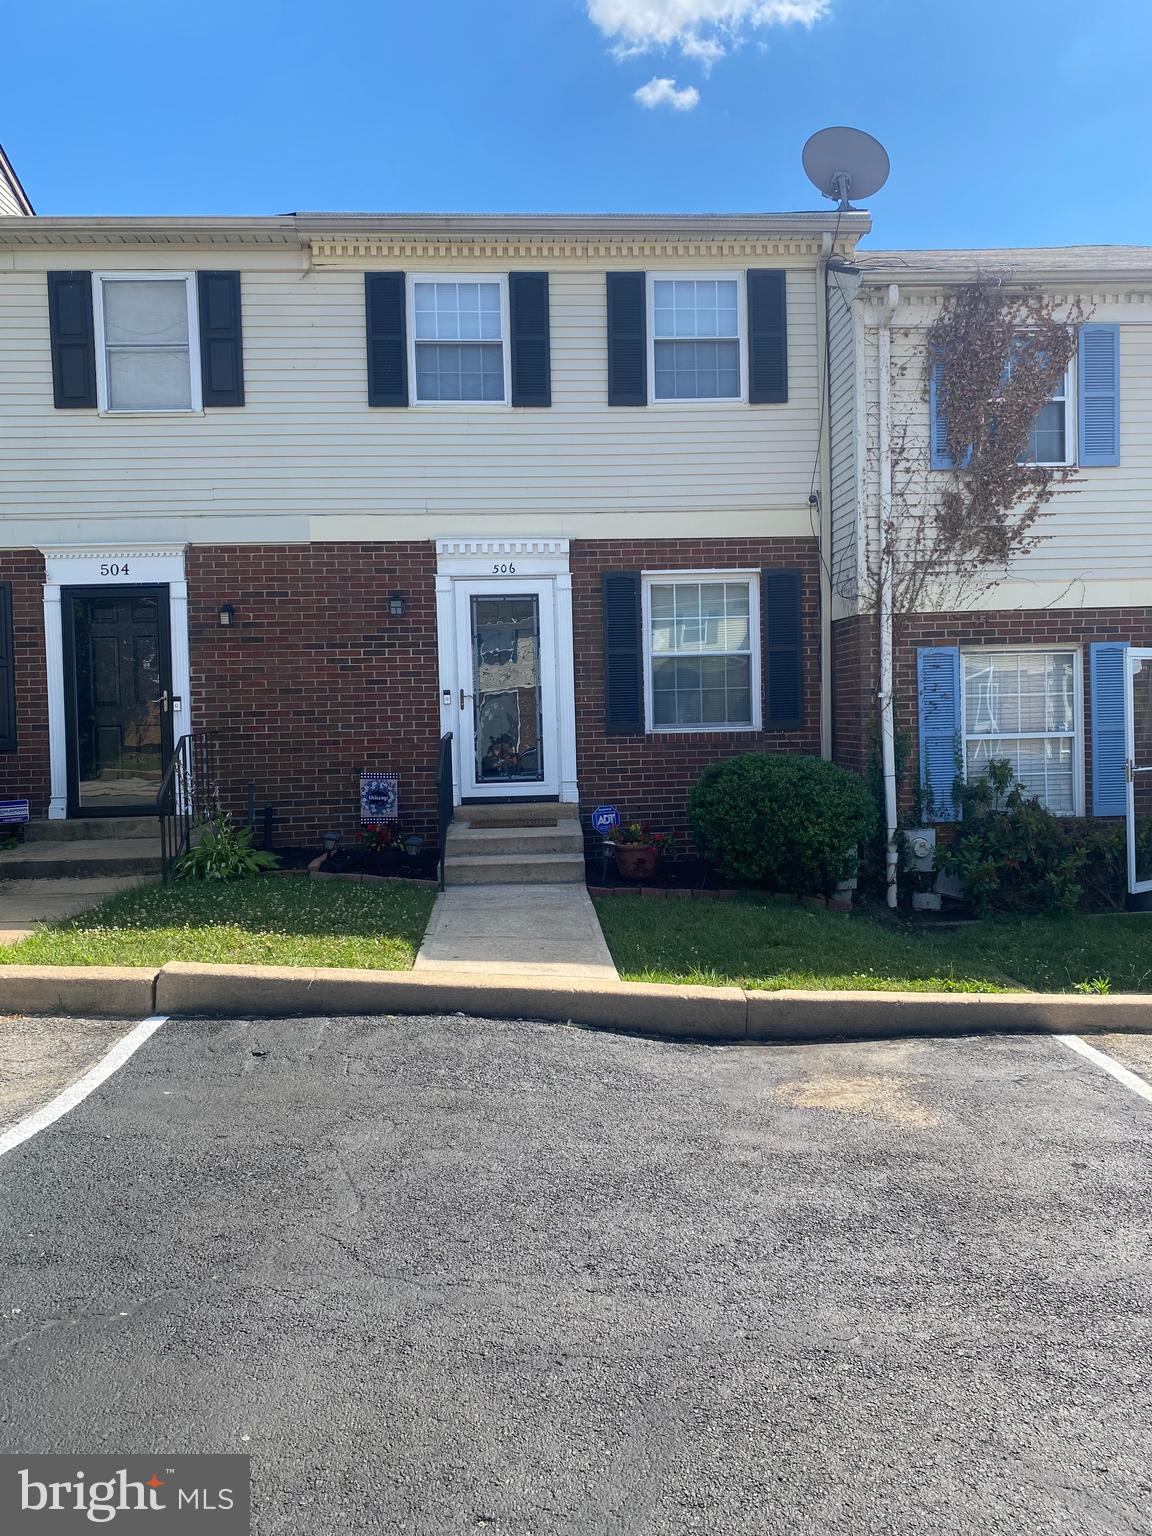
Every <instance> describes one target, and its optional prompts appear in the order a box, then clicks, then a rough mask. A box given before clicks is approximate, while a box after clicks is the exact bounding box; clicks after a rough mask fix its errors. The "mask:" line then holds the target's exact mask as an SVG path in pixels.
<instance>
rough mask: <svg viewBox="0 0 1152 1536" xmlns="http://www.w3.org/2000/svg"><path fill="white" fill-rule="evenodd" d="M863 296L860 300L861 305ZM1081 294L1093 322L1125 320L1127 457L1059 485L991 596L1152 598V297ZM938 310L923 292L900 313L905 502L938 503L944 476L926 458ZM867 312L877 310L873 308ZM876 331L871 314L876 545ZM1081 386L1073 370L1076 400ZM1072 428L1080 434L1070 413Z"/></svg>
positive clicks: (867, 366) (871, 528)
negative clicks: (1033, 542) (1029, 544)
mask: <svg viewBox="0 0 1152 1536" xmlns="http://www.w3.org/2000/svg"><path fill="white" fill-rule="evenodd" d="M862 302H863V301H862V300H858V301H857V304H858V307H859V306H860V305H861V303H862ZM1083 303H1084V308H1085V312H1086V313H1088V314H1089V315H1090V317H1091V320H1092V322H1094V323H1101V324H1104V323H1106V324H1118V325H1119V326H1120V464H1119V465H1118V466H1116V467H1114V468H1099V469H1097V468H1085V469H1077V470H1076V473H1075V478H1074V479H1073V480H1072V481H1071V482H1070V483H1069V484H1068V485H1066V486H1065V487H1063V488H1061V489H1059V490H1058V491H1057V492H1056V494H1055V496H1054V497H1053V499H1052V500H1051V502H1049V504H1048V506H1047V507H1046V508H1045V511H1044V514H1043V516H1042V517H1041V519H1040V521H1039V523H1038V524H1037V533H1038V534H1039V535H1040V543H1039V544H1038V545H1037V547H1036V548H1035V549H1034V550H1033V551H1031V552H1030V553H1029V554H1028V555H1026V556H1024V557H1022V558H1021V559H1020V560H1019V561H1017V562H1016V563H1015V564H1014V566H1013V568H1012V570H1011V571H1010V572H1009V573H1008V581H1007V583H1006V584H1004V585H1002V586H1000V587H999V588H998V591H997V592H995V593H992V594H990V595H989V597H988V599H987V602H988V603H989V604H992V605H995V604H996V603H999V604H1000V605H1001V606H1009V605H1011V606H1038V605H1039V606H1058V607H1078V606H1085V605H1088V604H1099V605H1105V606H1106V605H1108V603H1109V602H1114V603H1117V604H1119V603H1128V604H1132V603H1152V303H1150V302H1148V300H1147V299H1146V297H1145V296H1144V295H1143V294H1140V293H1134V294H1132V295H1130V296H1128V297H1123V296H1093V295H1091V294H1088V293H1086V294H1085V295H1084V299H1083ZM932 312H933V306H932V305H931V304H930V303H925V302H924V301H918V302H914V303H911V304H908V303H902V304H901V307H900V308H899V309H898V310H897V313H896V316H895V318H894V321H893V329H892V427H893V433H894V435H898V434H899V433H900V432H901V431H902V430H903V429H904V427H905V426H907V430H908V439H907V441H908V451H907V465H906V466H905V468H904V469H900V467H899V466H897V470H898V473H897V477H896V478H897V482H898V484H900V485H903V486H904V495H903V500H904V502H905V504H906V505H908V504H911V505H923V504H930V503H931V501H932V499H933V497H934V496H935V495H936V494H937V492H938V490H939V487H940V485H941V484H942V482H943V478H944V477H943V475H942V473H941V472H939V471H932V470H930V469H929V468H928V467H927V464H928V447H929V441H930V424H929V409H928V401H927V399H926V398H925V393H924V384H923V347H924V336H925V329H926V326H927V324H928V323H929V320H930V316H931V313H932ZM868 318H869V319H870V320H872V319H873V318H874V312H873V315H872V316H869V317H868ZM875 336H876V331H875V326H874V323H870V324H869V325H868V328H867V330H866V331H865V332H864V340H863V344H862V346H861V348H860V351H861V353H862V356H861V357H860V365H861V367H862V370H863V372H862V381H863V387H864V391H865V398H866V417H867V419H866V421H865V423H864V432H863V434H862V436H861V437H860V439H859V445H860V446H859V451H860V453H861V455H862V457H863V460H864V465H865V474H864V496H863V503H862V507H861V511H860V516H859V518H858V524H857V528H858V536H859V537H861V538H863V539H864V542H865V546H866V547H867V548H868V549H869V550H874V549H875V548H876V547H877V540H878V532H879V510H878V499H879V488H878V457H877V453H876V451H875V449H876V447H877V446H878V445H877V444H876V442H875V438H874V417H875V410H876V400H877V393H878V378H877V375H876V372H875ZM1075 394H1076V379H1075V372H1074V373H1073V379H1072V392H1071V399H1072V404H1073V409H1074V408H1075ZM1070 431H1071V433H1072V438H1073V442H1075V437H1076V428H1075V424H1074V420H1073V418H1071V417H1070ZM869 433H873V435H872V437H871V438H870V437H869ZM898 510H899V507H898V505H897V507H895V508H894V511H898ZM1090 594H1091V595H1090ZM1110 594H1111V595H1110ZM978 602H979V600H978ZM980 605H984V604H982V603H981V604H980Z"/></svg>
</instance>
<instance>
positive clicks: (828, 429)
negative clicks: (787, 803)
mask: <svg viewBox="0 0 1152 1536" xmlns="http://www.w3.org/2000/svg"><path fill="white" fill-rule="evenodd" d="M835 254H836V251H835V248H834V246H833V243H832V236H831V234H830V233H829V232H828V231H827V230H825V232H824V235H823V238H822V240H821V243H820V259H819V261H818V262H817V264H816V356H817V357H818V358H819V360H820V369H821V378H820V379H819V381H818V391H819V392H822V395H820V396H818V397H822V398H823V400H824V410H823V411H822V413H821V418H822V419H821V424H820V441H819V443H818V444H817V453H818V455H819V461H818V462H819V466H820V472H819V482H818V484H819V490H818V492H813V495H815V496H816V498H817V505H816V506H815V508H813V507H812V496H809V498H808V503H809V508H810V510H812V511H815V512H816V514H817V516H818V519H819V521H818V522H817V525H816V526H817V534H818V538H819V550H820V558H819V567H820V756H821V757H824V758H831V756H832V380H831V378H830V377H829V362H828V263H829V261H831V259H832V257H833V256H834V255H835Z"/></svg>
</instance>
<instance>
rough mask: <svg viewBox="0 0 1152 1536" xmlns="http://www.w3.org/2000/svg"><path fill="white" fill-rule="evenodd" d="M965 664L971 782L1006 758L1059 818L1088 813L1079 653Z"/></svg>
mask: <svg viewBox="0 0 1152 1536" xmlns="http://www.w3.org/2000/svg"><path fill="white" fill-rule="evenodd" d="M962 662H963V667H962V684H961V686H962V688H963V718H964V771H965V775H966V777H968V778H974V777H977V776H978V775H979V774H981V773H983V772H984V770H985V769H986V768H987V766H988V764H989V762H991V761H992V760H993V759H995V758H1007V759H1008V760H1009V762H1011V764H1012V767H1013V769H1014V771H1015V773H1016V777H1017V778H1018V779H1019V780H1020V782H1021V783H1022V784H1023V785H1024V786H1025V788H1026V789H1027V790H1028V792H1029V794H1033V795H1036V796H1037V797H1038V798H1039V799H1040V801H1041V803H1042V804H1043V805H1045V806H1046V807H1047V808H1048V810H1050V811H1051V812H1052V813H1053V815H1056V816H1076V815H1079V814H1081V812H1082V809H1083V807H1082V805H1081V800H1082V798H1083V791H1082V789H1081V785H1080V761H1081V747H1080V722H1081V714H1082V712H1081V707H1080V670H1079V662H1080V657H1079V653H1078V652H1076V651H1070V650H1053V651H1045V650H1039V649H1024V650H1019V651H991V650H973V651H965V652H964V653H963V656H962Z"/></svg>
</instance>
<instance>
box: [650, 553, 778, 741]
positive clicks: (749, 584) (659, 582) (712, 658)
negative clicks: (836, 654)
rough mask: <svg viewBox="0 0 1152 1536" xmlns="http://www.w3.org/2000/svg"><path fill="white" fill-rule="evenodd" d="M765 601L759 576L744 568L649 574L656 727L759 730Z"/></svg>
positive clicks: (652, 697)
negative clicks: (761, 614)
mask: <svg viewBox="0 0 1152 1536" xmlns="http://www.w3.org/2000/svg"><path fill="white" fill-rule="evenodd" d="M758 599H759V581H758V579H757V577H756V576H754V575H748V574H746V573H743V572H740V571H715V572H705V573H700V572H692V573H688V574H684V575H681V574H679V573H671V572H670V573H668V574H666V575H652V576H645V578H644V650H645V660H646V665H645V688H646V691H647V711H646V715H647V718H648V720H649V721H650V722H651V729H652V730H654V731H692V730H696V731H699V730H751V729H756V728H758V727H759V724H760V719H759V714H760V710H759V698H760V661H759V613H758Z"/></svg>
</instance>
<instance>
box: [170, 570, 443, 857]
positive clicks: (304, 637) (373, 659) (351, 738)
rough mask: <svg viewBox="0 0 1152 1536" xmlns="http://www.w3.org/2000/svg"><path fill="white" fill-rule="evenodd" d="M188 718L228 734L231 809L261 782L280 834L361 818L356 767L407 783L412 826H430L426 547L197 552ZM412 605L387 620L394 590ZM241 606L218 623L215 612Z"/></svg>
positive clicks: (299, 836)
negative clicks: (230, 620) (226, 622)
mask: <svg viewBox="0 0 1152 1536" xmlns="http://www.w3.org/2000/svg"><path fill="white" fill-rule="evenodd" d="M186 559H187V575H188V597H189V627H190V648H191V662H192V700H193V708H194V711H195V714H194V724H195V726H196V728H198V729H212V730H216V731H219V732H221V733H222V738H221V758H222V771H221V777H222V779H223V780H224V782H225V785H226V788H227V790H228V793H229V796H230V799H231V802H232V805H233V808H234V809H236V810H241V809H242V808H243V793H244V789H243V786H244V785H245V784H246V782H247V781H248V780H252V781H253V782H254V784H255V787H256V799H257V803H258V804H261V805H262V804H264V803H265V802H268V801H271V802H274V803H275V805H276V807H277V812H276V829H277V830H276V838H277V840H278V841H279V842H282V843H309V842H313V843H314V842H316V841H317V840H318V838H319V837H320V835H321V834H322V833H324V832H326V831H330V830H332V831H342V832H343V833H344V834H345V835H346V836H348V835H350V834H351V833H353V832H354V831H355V829H356V826H357V825H358V775H359V773H360V770H361V769H362V768H378V769H382V770H394V771H396V772H398V773H399V775H400V819H401V824H402V826H403V827H404V829H405V831H410V832H419V833H421V834H423V835H425V836H429V835H431V834H433V833H434V832H435V803H436V782H435V780H436V751H437V742H438V739H439V731H440V716H439V682H438V672H437V650H436V554H435V549H434V546H433V545H432V544H431V543H415V542H414V543H389V544H295V545H293V544H289V545H255V546H252V545H244V546H237V547H227V546H201V547H196V546H193V547H191V548H190V549H189V550H188V553H187V557H186ZM396 591H399V592H403V593H405V594H406V597H407V604H408V607H407V612H406V613H405V614H404V615H403V616H402V617H398V618H394V617H392V615H391V614H390V613H389V611H388V598H389V594H390V593H392V592H396ZM226 602H227V603H231V604H232V605H233V606H234V607H235V609H236V618H235V623H234V624H233V626H232V627H231V628H227V629H226V628H222V627H221V626H220V624H219V621H218V611H219V608H220V605H221V604H222V603H226Z"/></svg>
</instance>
